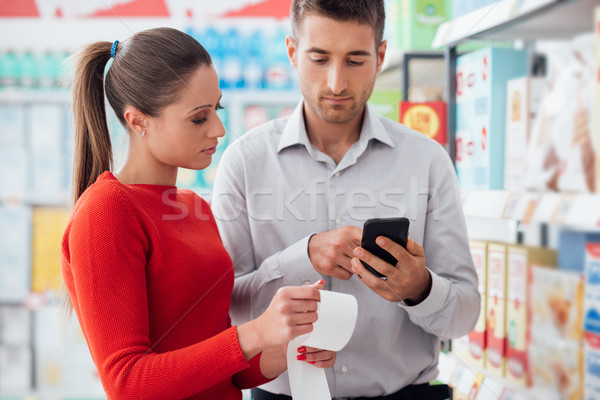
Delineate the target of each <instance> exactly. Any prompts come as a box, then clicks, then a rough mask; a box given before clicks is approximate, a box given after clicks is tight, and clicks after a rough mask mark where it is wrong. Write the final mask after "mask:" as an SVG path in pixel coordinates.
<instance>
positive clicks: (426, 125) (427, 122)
mask: <svg viewBox="0 0 600 400" xmlns="http://www.w3.org/2000/svg"><path fill="white" fill-rule="evenodd" d="M400 123H402V124H403V125H406V126H407V127H409V128H411V129H414V130H416V131H418V132H421V133H423V134H424V135H425V136H427V137H429V138H431V139H433V140H435V141H436V142H438V143H439V144H441V145H442V146H445V145H446V143H447V142H448V139H447V129H448V124H447V122H446V103H445V102H443V101H430V102H423V103H413V102H408V101H403V102H401V103H400Z"/></svg>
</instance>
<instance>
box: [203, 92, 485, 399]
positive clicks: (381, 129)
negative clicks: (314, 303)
mask: <svg viewBox="0 0 600 400" xmlns="http://www.w3.org/2000/svg"><path fill="white" fill-rule="evenodd" d="M212 207H213V212H214V214H215V217H216V219H217V223H218V225H219V230H220V232H221V236H222V238H223V242H224V244H225V247H226V248H227V250H228V251H229V253H230V255H231V257H232V259H233V263H234V268H235V275H236V280H235V287H234V290H233V296H232V308H231V316H232V318H233V322H234V323H237V324H239V323H242V322H245V321H247V320H249V319H252V318H256V317H258V316H259V315H260V314H261V313H262V312H263V311H264V310H265V309H266V308H267V307H268V305H269V303H270V301H271V299H272V298H273V295H274V294H275V292H276V291H277V289H279V288H280V287H282V286H286V285H302V284H303V283H305V282H307V281H310V282H315V281H317V280H319V279H322V278H323V277H322V276H321V275H320V274H319V273H317V272H316V271H315V269H314V268H313V266H312V263H311V262H310V259H309V257H308V252H307V245H308V239H309V238H310V236H311V235H312V234H314V233H319V232H323V231H327V230H332V229H335V228H338V227H341V226H345V225H354V226H357V227H360V228H362V226H363V223H364V222H365V220H367V219H368V218H374V217H377V218H384V217H402V216H405V217H407V218H409V219H410V222H411V224H410V231H409V236H410V237H411V238H412V239H414V240H415V241H417V242H419V243H421V244H423V247H424V249H425V259H426V265H427V268H428V269H429V271H430V272H431V277H432V288H431V293H430V294H429V296H428V297H427V298H426V299H425V300H424V301H423V302H421V303H420V304H418V305H416V306H412V307H411V306H408V305H406V304H405V303H403V302H401V303H393V302H389V301H387V300H384V299H383V298H381V297H380V296H379V295H377V294H376V293H375V292H373V291H371V290H370V289H369V288H368V287H367V286H366V285H365V284H364V283H362V282H361V281H360V279H359V278H358V277H356V276H353V277H352V278H351V279H350V280H347V281H343V280H339V279H336V278H331V277H325V280H326V285H325V289H328V290H332V291H335V292H342V293H351V294H353V295H354V296H355V297H356V298H357V300H358V307H359V308H358V321H357V324H356V329H355V331H354V334H353V336H352V338H351V339H350V342H349V343H348V345H347V346H346V347H345V348H344V349H343V350H342V351H340V352H339V353H338V355H337V361H336V364H335V366H334V367H333V368H331V369H328V370H327V372H326V374H327V379H328V382H329V387H330V389H331V394H332V396H334V397H356V396H379V395H383V394H391V393H394V392H396V391H398V390H400V389H401V388H403V387H405V386H406V385H409V384H419V383H424V382H429V381H431V380H433V379H435V378H436V376H437V373H438V371H437V361H438V354H439V350H440V338H453V337H459V336H462V335H465V334H467V333H468V332H470V331H471V329H472V328H473V326H474V324H475V322H476V319H477V316H478V313H479V304H480V302H479V294H478V291H477V276H476V274H475V269H474V266H473V262H472V259H471V255H470V253H469V247H468V241H467V232H466V227H465V222H464V217H463V212H462V205H461V199H460V193H459V189H458V184H457V180H456V174H455V171H454V168H453V165H452V162H451V161H450V158H449V157H448V154H447V153H446V151H445V150H444V149H443V147H442V146H440V145H439V144H438V143H436V142H435V141H433V140H431V139H429V138H427V137H426V136H425V135H422V134H420V133H418V132H415V131H413V130H410V129H409V128H407V127H405V126H403V125H401V124H399V123H397V122H394V121H392V120H389V119H387V118H385V117H383V116H380V115H377V114H376V113H374V112H373V110H372V109H371V108H369V106H367V107H366V109H365V114H364V118H363V126H362V130H361V133H360V138H359V140H358V141H357V142H355V143H354V144H353V145H352V146H351V147H350V149H349V150H348V151H347V153H346V154H345V155H344V157H343V159H342V160H341V161H340V162H339V164H337V165H336V164H335V162H334V161H333V159H332V158H331V157H329V156H328V155H326V154H324V153H322V152H321V151H319V150H318V149H317V148H316V147H315V146H313V145H312V144H311V143H310V141H309V139H308V136H307V133H306V128H305V124H304V117H303V105H302V102H301V103H300V104H299V105H298V107H297V108H296V109H295V111H294V113H293V114H292V115H290V116H289V117H285V118H281V119H277V120H274V121H270V122H268V123H266V124H264V125H262V126H260V127H258V128H255V129H253V130H251V131H249V132H248V133H247V134H245V135H243V136H242V137H240V138H239V139H238V140H236V141H235V142H234V143H232V144H231V145H230V146H229V147H228V148H227V149H226V151H225V153H224V155H223V157H222V159H221V162H220V163H219V165H218V172H217V178H216V182H215V186H214V191H213V198H212ZM262 388H263V389H264V390H267V391H270V392H272V393H283V394H288V395H289V394H290V389H289V383H288V377H287V374H286V373H284V374H282V375H281V376H280V377H279V378H277V379H276V380H274V381H272V382H270V383H268V384H267V385H264V386H263V387H262Z"/></svg>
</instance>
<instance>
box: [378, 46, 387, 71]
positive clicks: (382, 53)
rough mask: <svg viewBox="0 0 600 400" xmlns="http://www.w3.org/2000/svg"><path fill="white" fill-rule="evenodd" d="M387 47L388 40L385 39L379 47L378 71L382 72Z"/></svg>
mask: <svg viewBox="0 0 600 400" xmlns="http://www.w3.org/2000/svg"><path fill="white" fill-rule="evenodd" d="M386 49H387V40H384V41H383V42H381V44H380V45H379V49H377V73H379V72H381V67H382V65H383V60H384V59H385V51H386Z"/></svg>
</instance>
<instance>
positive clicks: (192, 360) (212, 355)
mask: <svg viewBox="0 0 600 400" xmlns="http://www.w3.org/2000/svg"><path fill="white" fill-rule="evenodd" d="M88 200H89V199H88ZM128 204H130V203H129V200H128V199H127V197H126V195H125V194H121V193H120V192H119V191H118V189H114V190H112V192H111V194H110V195H109V200H107V201H102V202H92V201H88V202H86V203H85V204H83V205H82V206H81V207H79V209H78V210H77V213H76V215H75V216H74V217H73V219H72V221H71V225H70V228H69V230H68V232H67V235H65V238H64V241H63V254H62V257H63V275H64V277H65V284H66V286H67V288H68V290H69V294H70V296H71V300H72V301H73V304H74V308H75V311H76V312H77V315H78V317H79V322H80V324H81V327H82V331H83V332H84V335H85V337H86V340H87V343H88V346H89V349H90V352H91V355H92V358H93V360H94V363H95V365H96V367H97V369H98V372H99V376H100V379H101V381H102V384H103V387H104V390H105V391H106V394H107V397H108V398H111V399H113V398H115V399H133V398H144V399H172V398H185V397H189V396H191V395H194V394H197V393H200V392H202V391H204V390H206V389H208V388H210V387H212V386H214V385H215V384H217V383H219V382H221V381H223V380H225V379H232V376H233V375H234V374H236V373H238V372H240V371H242V370H244V369H246V368H248V366H249V364H248V362H247V360H246V359H245V357H244V355H243V353H242V350H241V348H240V345H239V340H238V336H237V329H236V327H230V328H228V329H226V330H225V331H223V332H221V333H219V334H218V335H216V336H213V337H211V338H209V339H206V340H204V341H202V342H199V343H196V344H194V345H191V346H189V347H184V348H181V349H178V350H174V351H170V352H166V353H155V352H154V351H153V349H152V343H151V342H150V339H149V336H150V333H149V330H150V324H149V310H148V302H147V291H146V255H147V254H148V252H149V251H150V244H149V242H148V239H147V236H146V235H145V233H144V231H143V228H142V226H141V224H140V223H139V221H138V219H137V217H136V216H135V215H134V213H133V211H132V210H131V208H130V206H128ZM206 312H210V310H207V311H206Z"/></svg>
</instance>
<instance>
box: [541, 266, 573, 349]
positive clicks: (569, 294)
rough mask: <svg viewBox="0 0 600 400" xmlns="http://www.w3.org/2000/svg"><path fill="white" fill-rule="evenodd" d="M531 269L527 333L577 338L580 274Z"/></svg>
mask: <svg viewBox="0 0 600 400" xmlns="http://www.w3.org/2000/svg"><path fill="white" fill-rule="evenodd" d="M531 273H532V279H531V285H530V288H531V302H530V312H531V334H532V335H539V336H544V337H548V338H556V339H563V340H571V341H574V342H581V340H582V339H583V336H582V335H583V333H582V327H583V303H584V295H585V294H584V290H585V285H584V276H583V275H582V274H579V273H574V272H571V271H561V270H558V269H551V268H545V267H533V268H532V270H531Z"/></svg>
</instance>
